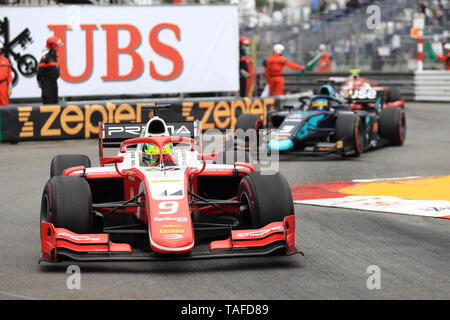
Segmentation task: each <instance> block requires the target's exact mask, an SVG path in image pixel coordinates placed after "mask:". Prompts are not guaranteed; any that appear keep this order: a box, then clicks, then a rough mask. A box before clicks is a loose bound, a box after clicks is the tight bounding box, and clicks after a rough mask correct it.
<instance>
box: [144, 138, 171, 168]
mask: <svg viewBox="0 0 450 320" xmlns="http://www.w3.org/2000/svg"><path fill="white" fill-rule="evenodd" d="M172 152H173V145H172V144H171V143H168V144H166V145H165V146H164V147H163V150H162V154H163V156H164V157H166V155H167V156H170V155H171V154H172ZM142 162H143V163H144V164H145V165H147V166H157V165H159V162H160V152H159V148H158V147H157V146H155V145H153V144H150V143H144V146H143V153H142Z"/></svg>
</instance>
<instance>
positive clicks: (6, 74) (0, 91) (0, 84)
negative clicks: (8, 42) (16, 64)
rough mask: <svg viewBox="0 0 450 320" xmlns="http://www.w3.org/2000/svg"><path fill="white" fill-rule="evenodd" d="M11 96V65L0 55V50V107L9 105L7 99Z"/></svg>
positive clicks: (0, 50)
mask: <svg viewBox="0 0 450 320" xmlns="http://www.w3.org/2000/svg"><path fill="white" fill-rule="evenodd" d="M11 94H12V76H11V63H10V62H9V60H8V58H6V57H4V56H3V55H2V48H0V106H8V105H9V97H10V96H11Z"/></svg>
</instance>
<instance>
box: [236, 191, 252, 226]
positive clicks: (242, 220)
mask: <svg viewBox="0 0 450 320" xmlns="http://www.w3.org/2000/svg"><path fill="white" fill-rule="evenodd" d="M239 202H240V204H239V225H240V226H244V227H246V226H252V225H254V224H255V223H254V221H253V220H254V219H253V216H252V211H251V207H250V200H249V198H248V195H247V193H246V192H243V193H242V195H241V197H240V199H239Z"/></svg>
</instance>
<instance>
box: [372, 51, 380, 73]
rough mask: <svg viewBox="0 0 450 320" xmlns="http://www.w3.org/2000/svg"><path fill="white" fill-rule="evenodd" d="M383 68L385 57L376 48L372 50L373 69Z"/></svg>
mask: <svg viewBox="0 0 450 320" xmlns="http://www.w3.org/2000/svg"><path fill="white" fill-rule="evenodd" d="M381 69H383V59H382V58H381V56H380V54H379V53H378V49H374V50H373V52H372V70H374V71H380V70H381Z"/></svg>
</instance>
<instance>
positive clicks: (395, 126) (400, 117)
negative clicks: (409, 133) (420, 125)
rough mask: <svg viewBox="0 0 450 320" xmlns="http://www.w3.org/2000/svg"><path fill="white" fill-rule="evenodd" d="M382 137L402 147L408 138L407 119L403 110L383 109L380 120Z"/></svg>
mask: <svg viewBox="0 0 450 320" xmlns="http://www.w3.org/2000/svg"><path fill="white" fill-rule="evenodd" d="M379 124H380V127H379V133H380V137H381V138H383V139H387V140H389V142H390V143H391V144H392V145H394V146H401V145H402V144H403V143H404V142H405V138H406V117H405V110H403V109H402V108H383V109H382V110H381V113H380V119H379Z"/></svg>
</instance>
